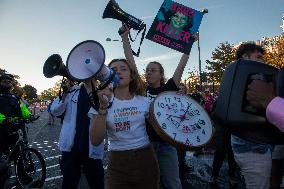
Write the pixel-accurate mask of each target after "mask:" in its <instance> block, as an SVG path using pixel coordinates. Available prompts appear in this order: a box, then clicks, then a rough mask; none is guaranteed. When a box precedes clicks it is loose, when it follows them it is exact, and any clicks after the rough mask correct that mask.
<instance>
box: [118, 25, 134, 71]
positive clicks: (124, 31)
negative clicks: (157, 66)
mask: <svg viewBox="0 0 284 189" xmlns="http://www.w3.org/2000/svg"><path fill="white" fill-rule="evenodd" d="M119 33H120V36H121V39H122V43H123V50H124V55H125V58H126V60H127V62H128V63H129V64H130V66H131V67H132V68H131V69H132V70H136V71H137V73H138V69H137V66H136V63H135V60H134V56H133V53H132V49H131V46H130V41H129V38H128V34H129V29H128V27H127V26H126V25H123V26H121V28H119Z"/></svg>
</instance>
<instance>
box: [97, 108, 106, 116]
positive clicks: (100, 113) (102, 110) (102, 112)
mask: <svg viewBox="0 0 284 189" xmlns="http://www.w3.org/2000/svg"><path fill="white" fill-rule="evenodd" d="M98 113H99V115H107V109H99V110H98Z"/></svg>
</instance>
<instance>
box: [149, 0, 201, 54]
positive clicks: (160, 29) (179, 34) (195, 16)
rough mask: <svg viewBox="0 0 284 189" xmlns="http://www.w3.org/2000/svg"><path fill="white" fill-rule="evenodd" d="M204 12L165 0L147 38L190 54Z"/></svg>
mask: <svg viewBox="0 0 284 189" xmlns="http://www.w3.org/2000/svg"><path fill="white" fill-rule="evenodd" d="M202 17H203V14H202V13H201V12H199V11H197V10H194V9H192V8H190V7H186V6H184V5H182V4H179V3H176V2H173V1H171V0H165V1H164V3H163V4H162V6H161V8H160V9H159V11H158V14H157V16H156V18H155V20H154V22H153V24H152V26H151V28H150V29H149V32H148V33H147V36H146V38H147V39H149V40H151V41H154V42H156V43H159V44H161V45H164V46H167V47H169V48H172V49H174V50H177V51H179V52H182V53H186V54H189V52H190V50H191V46H192V44H193V42H194V38H193V34H195V33H197V32H198V28H199V26H200V24H201V20H202Z"/></svg>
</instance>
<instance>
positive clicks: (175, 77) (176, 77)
mask: <svg viewBox="0 0 284 189" xmlns="http://www.w3.org/2000/svg"><path fill="white" fill-rule="evenodd" d="M188 59H189V55H187V54H183V55H182V57H181V59H180V61H179V64H178V66H177V68H176V70H175V72H174V75H173V80H174V82H175V84H176V86H179V84H180V81H181V77H182V74H183V71H184V68H185V66H186V64H187V61H188Z"/></svg>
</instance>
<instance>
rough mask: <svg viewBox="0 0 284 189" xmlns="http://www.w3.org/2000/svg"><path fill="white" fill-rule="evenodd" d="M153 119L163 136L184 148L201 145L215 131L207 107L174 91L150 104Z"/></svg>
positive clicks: (154, 126)
mask: <svg viewBox="0 0 284 189" xmlns="http://www.w3.org/2000/svg"><path fill="white" fill-rule="evenodd" d="M149 121H150V123H151V125H152V126H153V128H154V129H155V131H156V132H157V134H158V135H159V136H160V137H161V138H162V139H164V140H165V141H167V142H169V143H170V144H172V145H174V146H176V147H177V148H181V149H194V148H198V147H201V146H203V145H205V144H206V143H208V142H209V141H210V139H211V137H212V135H213V127H212V123H211V119H210V117H209V116H208V114H207V112H206V111H205V110H204V109H203V107H202V106H200V105H199V104H198V102H196V101H195V100H193V99H192V98H190V97H189V96H187V95H183V94H179V93H178V92H174V91H167V92H163V93H160V94H159V95H158V96H157V97H156V98H155V100H154V101H153V102H152V103H151V105H150V113H149Z"/></svg>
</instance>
